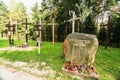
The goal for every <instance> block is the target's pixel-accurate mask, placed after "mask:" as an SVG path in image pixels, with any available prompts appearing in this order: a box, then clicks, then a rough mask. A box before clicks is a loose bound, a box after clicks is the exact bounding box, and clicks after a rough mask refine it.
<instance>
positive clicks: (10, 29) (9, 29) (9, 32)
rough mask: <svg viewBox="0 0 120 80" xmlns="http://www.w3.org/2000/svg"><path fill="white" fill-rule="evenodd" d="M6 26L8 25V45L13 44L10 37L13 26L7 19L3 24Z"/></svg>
mask: <svg viewBox="0 0 120 80" xmlns="http://www.w3.org/2000/svg"><path fill="white" fill-rule="evenodd" d="M5 26H6V27H8V40H9V45H10V46H11V45H13V44H14V43H13V41H12V40H13V39H11V34H12V32H13V27H15V26H14V25H12V24H11V22H10V21H9V22H8V24H6V25H5Z"/></svg>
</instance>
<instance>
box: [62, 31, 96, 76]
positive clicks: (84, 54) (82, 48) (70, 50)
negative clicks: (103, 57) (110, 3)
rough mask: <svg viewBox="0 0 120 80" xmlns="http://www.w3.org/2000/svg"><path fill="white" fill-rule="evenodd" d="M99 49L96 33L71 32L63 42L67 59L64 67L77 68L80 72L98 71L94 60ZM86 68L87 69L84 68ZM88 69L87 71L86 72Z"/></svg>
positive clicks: (72, 69)
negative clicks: (94, 65)
mask: <svg viewBox="0 0 120 80" xmlns="http://www.w3.org/2000/svg"><path fill="white" fill-rule="evenodd" d="M97 49H98V40H97V37H96V35H93V34H85V33H71V34H69V35H68V36H67V37H66V39H65V41H64V43H63V54H64V57H65V60H66V63H65V64H64V66H63V67H64V69H68V70H71V71H74V70H77V71H78V72H80V73H87V74H88V73H89V74H91V73H92V72H91V73H90V71H93V73H96V71H95V69H94V67H93V62H94V60H95V54H96V52H97ZM84 69H85V70H84ZM85 71H86V72H85Z"/></svg>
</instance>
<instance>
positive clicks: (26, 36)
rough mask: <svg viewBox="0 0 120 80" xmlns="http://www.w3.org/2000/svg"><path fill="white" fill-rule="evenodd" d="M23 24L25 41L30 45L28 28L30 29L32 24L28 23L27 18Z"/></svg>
mask: <svg viewBox="0 0 120 80" xmlns="http://www.w3.org/2000/svg"><path fill="white" fill-rule="evenodd" d="M22 24H23V25H25V41H26V43H27V44H28V30H27V28H28V25H30V24H31V23H28V21H27V18H26V19H25V22H24V23H22Z"/></svg>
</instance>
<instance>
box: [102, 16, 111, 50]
mask: <svg viewBox="0 0 120 80" xmlns="http://www.w3.org/2000/svg"><path fill="white" fill-rule="evenodd" d="M100 26H102V27H104V26H107V30H106V43H105V49H107V48H108V45H109V34H110V16H109V17H108V22H107V24H101V25H100Z"/></svg>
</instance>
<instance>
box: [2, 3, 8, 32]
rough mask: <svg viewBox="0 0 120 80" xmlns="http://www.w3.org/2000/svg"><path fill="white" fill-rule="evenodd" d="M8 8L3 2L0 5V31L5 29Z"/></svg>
mask: <svg viewBox="0 0 120 80" xmlns="http://www.w3.org/2000/svg"><path fill="white" fill-rule="evenodd" d="M8 12H9V11H8V9H7V6H6V5H5V3H4V2H1V5H0V32H2V31H5V29H6V28H5V23H6V21H7V19H8Z"/></svg>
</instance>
